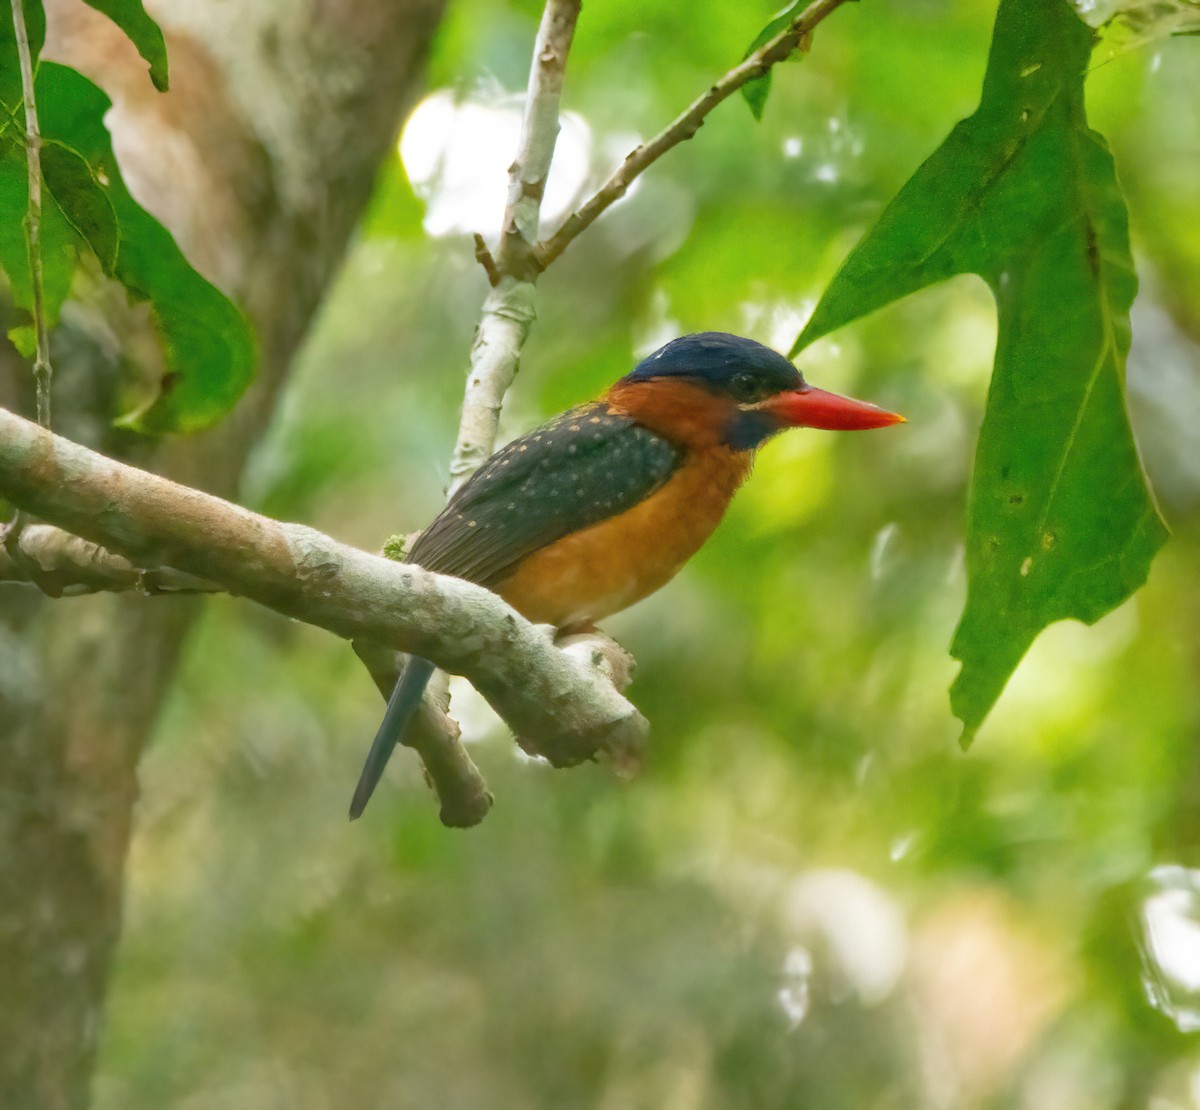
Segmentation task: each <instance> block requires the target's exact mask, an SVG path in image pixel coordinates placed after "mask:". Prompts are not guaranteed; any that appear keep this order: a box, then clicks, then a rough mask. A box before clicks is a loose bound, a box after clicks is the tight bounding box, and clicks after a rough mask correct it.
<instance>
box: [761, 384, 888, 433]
mask: <svg viewBox="0 0 1200 1110" xmlns="http://www.w3.org/2000/svg"><path fill="white" fill-rule="evenodd" d="M762 408H764V409H765V410H766V411H767V412H769V413H771V414H772V415H773V416H775V417H777V418H778V419H779V420H780V421H782V422H783V423H784V424H786V425H789V426H791V427H796V428H825V429H828V430H829V431H836V432H861V431H866V430H867V429H868V428H886V427H888V425H889V424H902V423H904V417H903V416H901V415H900V414H899V413H897V412H888V411H887V410H886V409H881V408H880V407H879V406H878V405H872V404H871V403H870V402H868V401H856V400H854V398H853V397H841V396H839V395H838V394H836V393H829V392H827V391H826V390H824V389H814V388H813V387H812V386H806V387H805V388H804V389H796V390H789V391H788V392H786V393H777V394H776V395H775V396H774V397H771V398H768V399H767V400H766V401H764V402H763V404H762Z"/></svg>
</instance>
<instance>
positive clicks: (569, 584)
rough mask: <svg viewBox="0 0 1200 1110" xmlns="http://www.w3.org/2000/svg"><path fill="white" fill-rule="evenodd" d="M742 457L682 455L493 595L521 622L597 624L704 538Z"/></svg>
mask: <svg viewBox="0 0 1200 1110" xmlns="http://www.w3.org/2000/svg"><path fill="white" fill-rule="evenodd" d="M752 462H753V456H752V453H751V452H749V451H736V452H735V451H730V450H729V449H728V448H726V447H720V446H710V447H699V448H693V449H692V450H689V451H688V452H687V454H686V456H685V457H684V460H683V461H682V462H681V463H680V464H679V467H678V468H677V469H676V470H675V472H674V473H673V474H672V475H671V477H670V478H668V479H667V481H666V482H664V483H663V485H662V486H660V487H659V488H658V489H657V490H655V492H654V493H652V494H651V495H650V496H649V497H647V498H646V499H645V500H644V501H642V502H640V503H639V504H637V505H635V506H634V507H633V508H632V509H630V510H628V511H627V512H624V513H621V514H620V515H619V516H615V517H610V518H609V519H608V520H603V521H601V522H600V523H599V524H594V525H592V526H591V527H590V528H583V529H581V530H580V531H578V532H572V533H571V534H570V535H569V536H564V537H563V538H562V539H561V540H558V541H557V542H555V543H552V544H550V545H549V546H548V547H544V548H543V549H542V550H541V551H538V552H536V553H534V554H533V555H530V556H529V557H528V558H527V559H525V560H524V562H522V563H521V565H520V566H519V567H518V568H517V570H516V573H514V574H513V575H512V576H511V577H510V578H509V579H508V580H507V581H505V582H503V583H501V584H500V586H499V587H498V589H497V591H496V592H497V593H499V594H500V596H501V597H503V598H504V600H505V601H507V602H508V603H509V604H510V605H511V606H512V607H513V608H514V609H516V610H517V611H518V612H519V613H521V614H522V615H523V616H525V617H526V618H528V619H529V620H532V621H535V622H538V623H545V624H553V625H555V626H556V627H558V628H565V627H570V626H574V625H579V624H585V623H591V622H593V621H598V620H602V619H603V618H604V617H607V616H608V615H609V614H611V613H616V612H619V611H620V610H622V609H624V608H626V607H627V606H629V605H632V604H633V603H634V602H635V601H640V600H641V599H642V598H644V597H647V596H648V595H650V594H652V593H654V591H655V590H657V589H658V588H659V587H661V586H663V585H665V584H666V583H667V582H669V581H670V580H671V579H672V578H674V577H675V575H676V573H677V572H678V571H679V569H680V568H681V567H682V566H683V564H684V563H686V562H687V561H688V559H690V558H691V557H692V556H693V555H694V554H695V553H696V552H697V551H698V550H699V549H700V547H701V546H702V545H703V544H704V541H705V540H707V539H708V537H709V536H710V535H712V533H713V530H714V529H715V528H716V527H717V525H718V524H719V523H720V522H721V517H723V516H724V515H725V509H726V508H727V507H728V505H729V502H730V499H731V498H732V497H733V495H734V493H736V492H737V488H738V486H740V485H741V484H742V482H743V481H745V479H746V477H747V476H748V475H749V473H750V467H751V464H752Z"/></svg>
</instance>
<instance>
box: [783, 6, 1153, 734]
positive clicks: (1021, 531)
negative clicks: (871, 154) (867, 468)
mask: <svg viewBox="0 0 1200 1110" xmlns="http://www.w3.org/2000/svg"><path fill="white" fill-rule="evenodd" d="M1091 44H1092V35H1091V32H1090V31H1089V29H1088V28H1087V27H1086V26H1085V25H1084V24H1083V23H1082V22H1081V21H1080V20H1079V18H1078V17H1077V16H1076V15H1075V13H1074V12H1073V11H1072V10H1071V9H1070V8H1069V7H1068V6H1067V4H1066V3H1065V2H1063V0H1002V3H1001V5H1000V11H999V14H998V17H997V20H996V27H995V33H994V37H993V41H992V50H991V56H990V58H989V61H988V69H987V75H986V77H985V79H984V86H983V95H982V98H981V101H980V105H979V108H978V110H977V111H976V112H975V114H974V115H973V116H971V117H970V118H969V119H967V120H964V121H963V122H961V123H959V124H958V125H957V126H956V127H955V128H954V130H953V131H952V132H951V133H950V136H949V137H948V138H947V139H946V141H945V142H944V143H943V144H942V146H941V147H940V148H939V149H938V150H937V151H936V152H935V153H934V154H933V156H932V157H931V158H930V159H929V160H928V161H927V162H925V164H924V165H923V166H921V168H920V169H919V170H918V171H917V172H916V174H914V175H913V177H912V178H911V179H910V180H909V182H908V183H907V184H906V185H905V186H904V188H903V189H902V190H901V191H900V193H899V194H898V195H897V196H896V198H895V199H894V200H893V201H892V203H891V204H890V205H889V206H888V207H887V209H886V210H885V211H884V213H883V215H882V216H881V217H880V219H879V222H878V223H877V224H876V225H875V227H873V228H872V229H871V230H870V231H869V232H868V233H867V235H866V236H865V237H864V239H863V241H862V242H861V243H859V245H858V246H857V247H856V248H855V250H854V251H853V252H852V253H851V255H850V256H849V258H847V260H846V262H845V263H844V264H843V266H842V268H841V270H840V271H839V272H838V274H837V275H836V276H835V278H834V280H833V282H832V283H831V284H830V287H829V289H828V290H827V291H826V293H825V295H824V297H823V298H822V300H821V302H820V303H819V304H818V306H817V308H816V311H815V312H814V314H813V317H812V319H811V320H810V321H809V323H808V325H807V327H805V329H804V331H803V332H802V333H801V335H800V337H799V338H798V339H797V341H796V345H795V348H794V351H793V353H795V351H798V350H800V349H802V348H803V347H806V346H807V345H808V344H810V343H812V342H813V341H814V340H816V339H818V338H819V337H820V336H822V335H825V334H826V333H828V332H830V331H832V330H833V329H834V328H837V327H840V326H841V325H843V324H846V323H848V322H849V321H851V320H854V319H856V318H858V317H860V316H862V315H864V314H865V313H867V312H870V311H872V310H873V309H875V308H879V307H881V306H882V305H885V304H888V303H890V302H891V301H894V300H896V299H898V298H900V297H903V296H905V295H907V294H908V293H911V292H914V291H915V290H918V289H922V288H924V287H925V286H927V285H930V284H931V283H933V282H936V281H940V280H942V279H943V278H947V277H950V276H951V275H953V274H960V273H976V274H979V275H981V276H982V277H983V278H984V279H985V280H986V281H987V282H988V284H989V286H990V287H991V289H992V291H993V294H994V296H995V299H996V305H997V312H998V323H999V338H998V341H997V345H996V361H995V368H994V373H993V377H992V384H991V389H990V392H989V395H988V402H987V411H986V413H985V415H984V420H983V427H982V429H981V432H980V437H979V447H978V451H977V454H976V459H975V473H974V477H973V481H972V487H971V494H970V505H969V510H968V522H967V574H968V594H967V605H966V609H965V611H964V613H963V616H962V620H961V622H960V623H959V626H958V629H957V631H956V633H955V636H954V642H953V644H952V646H951V652H952V654H953V655H954V656H955V657H956V658H958V659H959V660H961V662H962V670H961V672H960V673H959V676H958V678H957V680H956V681H955V683H954V686H953V688H952V690H951V701H952V705H953V708H954V712H955V713H956V714H957V716H958V717H959V718H960V719H961V720H962V722H963V724H964V726H965V727H964V734H963V740H964V743H966V742H968V741H969V740H970V738H971V737H972V736H973V734H974V732H975V730H976V729H977V728H978V727H979V725H980V724H981V723H982V721H983V719H984V717H985V716H986V715H987V713H988V711H989V710H990V709H991V707H992V705H993V704H994V703H995V701H996V699H997V698H998V697H999V695H1000V693H1001V691H1002V690H1003V688H1004V685H1005V683H1006V682H1007V681H1008V678H1009V676H1010V675H1011V674H1012V671H1013V669H1014V668H1015V667H1016V665H1017V663H1018V662H1019V661H1020V659H1021V657H1022V656H1023V655H1024V653H1025V651H1026V650H1027V649H1028V647H1029V645H1030V644H1031V643H1032V642H1033V640H1034V638H1035V637H1036V636H1037V634H1038V633H1039V632H1040V631H1041V630H1042V629H1043V628H1044V627H1046V625H1048V624H1050V623H1052V622H1054V621H1059V620H1064V619H1067V618H1077V619H1079V620H1082V621H1086V622H1089V623H1090V622H1093V621H1095V620H1097V619H1099V618H1100V617H1101V616H1103V615H1104V614H1105V613H1107V612H1108V611H1109V610H1111V609H1113V608H1114V607H1115V606H1117V605H1119V604H1120V603H1121V602H1122V601H1124V600H1125V599H1126V598H1127V597H1129V595H1130V594H1131V593H1132V592H1133V591H1134V590H1135V589H1137V588H1138V586H1140V585H1141V584H1142V583H1143V582H1144V581H1145V578H1146V574H1147V572H1148V569H1149V565H1150V560H1151V559H1152V557H1153V555H1154V553H1155V551H1157V549H1158V548H1159V547H1160V546H1161V545H1162V543H1163V541H1164V539H1165V536H1166V528H1165V526H1164V525H1163V522H1162V520H1161V519H1160V518H1159V515H1158V512H1157V510H1156V508H1155V505H1154V500H1153V497H1152V495H1151V493H1150V490H1149V488H1148V485H1147V482H1146V478H1145V475H1144V473H1143V471H1142V468H1141V464H1140V461H1139V458H1138V452H1137V447H1136V445H1135V443H1134V439H1133V434H1132V431H1131V429H1130V427H1129V422H1128V418H1127V415H1126V410H1125V398H1124V371H1125V356H1126V353H1127V351H1128V348H1129V339H1130V331H1129V308H1130V305H1131V304H1132V301H1133V298H1134V294H1135V292H1136V288H1137V280H1136V278H1135V276H1134V272H1133V263H1132V258H1131V256H1130V250H1129V237H1128V228H1127V221H1126V212H1125V204H1124V199H1123V197H1122V195H1121V192H1120V189H1119V187H1118V185H1117V181H1116V176H1115V173H1114V169H1113V162H1112V158H1111V156H1110V154H1109V152H1108V148H1107V146H1106V144H1105V142H1104V140H1103V138H1102V137H1101V136H1100V135H1098V134H1097V133H1096V132H1094V131H1091V130H1089V129H1088V126H1087V121H1086V116H1085V110H1084V95H1083V81H1084V75H1085V71H1086V68H1087V64H1088V58H1089V54H1090V50H1091Z"/></svg>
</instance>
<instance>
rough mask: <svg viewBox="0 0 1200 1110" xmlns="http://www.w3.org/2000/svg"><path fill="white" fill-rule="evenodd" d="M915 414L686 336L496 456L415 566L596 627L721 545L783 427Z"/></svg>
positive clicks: (405, 713) (382, 745)
mask: <svg viewBox="0 0 1200 1110" xmlns="http://www.w3.org/2000/svg"><path fill="white" fill-rule="evenodd" d="M903 419H904V418H903V417H902V416H898V415H897V414H895V413H891V412H885V411H884V410H883V409H881V408H877V407H876V406H875V405H871V404H868V403H866V402H865V401H855V400H852V399H850V398H848V397H839V396H838V395H837V394H835V393H826V392H825V391H824V390H821V389H814V388H813V387H812V386H810V385H808V383H807V382H805V380H804V378H803V377H802V376H801V375H800V372H799V371H798V370H797V369H796V368H795V367H794V366H793V365H792V364H791V363H790V362H789V361H788V360H787V359H786V358H784V357H783V356H782V355H781V354H779V353H778V352H776V351H773V350H772V349H771V348H770V347H765V346H763V345H762V344H761V343H756V342H754V341H753V340H751V339H743V338H741V337H739V336H736V335H727V334H725V333H724V332H702V333H701V334H699V335H685V336H683V337H681V338H679V339H673V340H672V341H671V342H670V343H668V344H666V346H664V347H661V348H659V349H658V350H657V351H655V352H654V354H652V355H650V356H649V357H648V358H645V359H643V360H642V361H641V362H639V363H638V364H637V366H635V367H634V368H633V370H632V371H630V373H628V374H626V375H625V377H623V378H622V379H621V380H620V381H618V382H617V383H616V384H615V385H614V386H612V387H611V388H610V389H609V390H608V391H607V392H605V393H604V394H603V395H602V396H600V397H599V398H598V399H597V400H595V401H592V402H590V403H588V404H585V405H580V406H578V407H577V408H573V409H569V410H568V411H567V412H564V413H562V414H561V415H560V416H556V417H555V418H554V419H553V420H551V421H550V422H549V423H547V424H543V425H542V426H541V427H540V428H535V429H534V430H533V431H532V432H529V433H527V434H526V435H523V436H521V437H520V438H519V439H516V440H513V442H512V443H510V444H508V445H507V446H506V447H503V448H501V449H500V450H499V451H497V452H496V453H495V454H494V455H492V457H491V458H490V459H488V461H487V462H486V463H484V465H483V466H482V467H481V468H480V470H479V471H477V472H476V473H475V474H474V475H473V476H472V477H471V479H470V480H469V481H467V482H466V483H464V484H463V486H462V487H461V488H460V489H459V490H458V492H457V493H455V494H454V496H453V497H452V498H451V499H450V501H449V502H448V504H447V505H446V507H445V509H443V510H442V512H441V513H440V514H439V515H438V516H437V518H436V519H435V520H434V521H433V523H432V524H430V525H429V527H428V528H426V529H425V531H423V532H422V533H421V534H420V536H418V537H417V539H416V541H415V542H414V544H413V546H412V550H411V552H410V553H409V555H408V560H409V561H410V562H412V563H415V564H417V565H418V566H421V567H424V568H425V569H426V570H432V571H437V572H438V573H439V574H449V575H453V576H455V577H457V578H465V579H467V580H468V581H471V582H477V583H478V584H479V585H481V586H486V587H487V588H488V589H489V590H492V591H493V592H495V593H497V594H499V595H500V596H501V597H502V598H504V600H505V601H507V602H508V603H509V605H511V606H512V607H513V608H514V609H516V610H517V612H519V613H520V614H521V615H522V616H524V617H525V618H526V619H528V620H530V621H533V622H535V623H537V624H552V625H554V626H555V627H556V628H558V629H560V630H567V629H573V628H586V627H588V626H590V625H591V624H593V623H594V622H595V621H598V620H601V619H602V618H604V617H607V616H609V615H610V614H612V613H616V612H617V611H619V610H621V609H624V608H625V607H626V606H629V605H632V604H633V603H634V602H635V601H640V600H641V599H642V598H644V597H646V596H647V595H648V594H652V593H653V592H654V591H655V590H657V589H658V588H659V587H660V586H662V585H665V584H666V583H667V582H668V581H670V579H671V578H673V577H674V576H675V574H676V573H677V572H678V571H679V569H680V567H682V566H683V564H684V563H686V562H687V561H688V559H690V558H691V557H692V556H693V555H694V554H695V553H696V552H697V551H698V550H699V549H700V547H701V545H702V544H703V543H704V541H705V540H707V539H708V537H709V536H710V535H711V534H712V532H713V529H714V528H716V526H717V524H718V523H719V522H720V520H721V517H722V516H723V515H724V513H725V509H726V507H727V506H728V504H729V502H730V499H731V498H732V497H733V495H734V493H735V492H736V491H737V488H738V486H740V485H741V484H742V482H744V481H745V480H746V477H747V476H748V475H749V473H750V468H751V465H752V464H753V462H754V452H755V450H756V449H757V448H758V447H760V446H761V445H762V444H763V443H764V442H765V441H766V440H768V439H769V438H770V437H771V436H773V435H775V433H776V432H781V431H783V430H784V429H785V428H829V429H837V430H842V431H857V430H861V429H866V428H882V427H886V426H887V425H889V424H896V423H898V422H900V421H902V420H903ZM433 671H434V665H433V663H431V662H430V661H429V660H428V659H422V658H420V657H417V656H412V657H410V658H409V660H408V663H407V665H406V666H405V669H404V672H403V673H402V674H401V676H400V679H399V681H398V682H397V683H396V687H395V689H394V690H393V692H392V696H391V698H390V699H389V701H388V707H387V712H386V714H385V715H384V718H383V723H382V724H381V725H380V726H379V732H378V734H377V735H376V737H375V742H374V743H373V744H372V745H371V751H370V753H369V754H368V755H367V760H366V764H365V765H364V767H363V771H362V775H361V777H360V778H359V781H358V787H357V789H356V790H355V791H354V799H353V801H352V802H351V803H350V817H351V819H353V818H355V817H358V816H359V815H360V814H361V813H362V811H363V808H364V807H365V806H366V804H367V801H368V799H369V798H370V797H371V793H372V791H373V790H374V789H375V786H376V784H377V783H378V782H379V778H380V776H381V775H382V774H383V768H384V766H385V765H386V764H387V761H388V758H389V757H390V756H391V754H392V749H393V748H394V747H395V746H396V743H397V741H399V739H400V738H401V737H402V736H403V734H404V731H405V729H406V728H407V727H408V725H409V723H410V722H411V721H412V718H413V715H414V714H415V713H416V710H417V707H418V705H419V704H420V700H421V695H422V693H423V692H424V690H425V686H426V685H427V684H428V682H429V679H430V676H431V675H432V674H433Z"/></svg>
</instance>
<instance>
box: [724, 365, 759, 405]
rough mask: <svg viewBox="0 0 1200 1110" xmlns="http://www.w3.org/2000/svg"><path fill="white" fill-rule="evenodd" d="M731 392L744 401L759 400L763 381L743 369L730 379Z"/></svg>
mask: <svg viewBox="0 0 1200 1110" xmlns="http://www.w3.org/2000/svg"><path fill="white" fill-rule="evenodd" d="M729 392H730V393H732V394H733V396H734V397H735V398H736V399H737V400H739V401H742V402H746V403H748V402H750V401H757V400H759V398H760V397H761V396H762V383H761V382H760V381H759V380H758V378H756V377H755V376H754V375H753V374H747V373H746V372H745V371H742V372H741V373H740V374H734V375H733V377H732V378H730V379H729Z"/></svg>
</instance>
